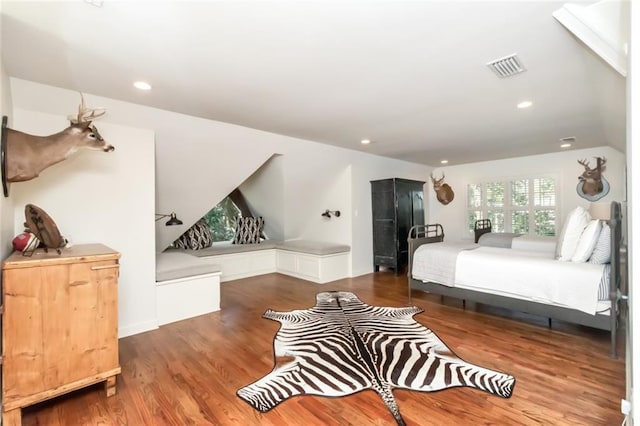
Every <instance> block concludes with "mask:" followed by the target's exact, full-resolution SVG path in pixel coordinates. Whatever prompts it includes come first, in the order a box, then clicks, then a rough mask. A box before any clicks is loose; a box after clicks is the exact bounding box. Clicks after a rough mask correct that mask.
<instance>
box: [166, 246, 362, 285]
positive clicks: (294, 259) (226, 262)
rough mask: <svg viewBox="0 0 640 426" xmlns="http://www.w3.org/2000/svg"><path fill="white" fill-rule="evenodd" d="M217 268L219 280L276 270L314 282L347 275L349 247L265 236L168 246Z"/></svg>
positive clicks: (172, 250)
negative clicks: (248, 240) (249, 240)
mask: <svg viewBox="0 0 640 426" xmlns="http://www.w3.org/2000/svg"><path fill="white" fill-rule="evenodd" d="M172 252H179V253H183V254H187V253H188V254H189V255H191V256H194V257H196V258H199V259H202V260H203V261H204V262H206V263H208V264H211V265H216V266H218V267H219V268H220V271H221V276H220V281H230V280H235V279H239V278H246V277H252V276H256V275H261V274H268V273H272V272H279V273H282V274H286V275H292V276H295V277H298V278H302V279H305V280H309V281H314V282H317V283H326V282H329V281H334V280H337V279H341V278H346V277H348V276H350V270H349V268H350V262H349V260H350V257H349V254H350V252H351V247H350V246H348V245H345V244H335V243H329V242H323V241H310V240H289V241H276V240H265V241H262V242H260V243H258V244H232V243H231V242H222V243H215V244H214V245H213V246H212V247H207V248H205V249H200V250H181V249H180V250H179V249H170V250H167V251H165V253H172Z"/></svg>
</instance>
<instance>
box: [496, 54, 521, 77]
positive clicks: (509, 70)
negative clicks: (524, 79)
mask: <svg viewBox="0 0 640 426" xmlns="http://www.w3.org/2000/svg"><path fill="white" fill-rule="evenodd" d="M487 66H488V67H489V68H491V70H492V71H493V72H495V73H496V75H497V76H498V77H500V78H504V77H511V76H512V75H516V74H520V73H521V72H524V71H526V68H525V67H524V65H522V62H520V59H518V57H517V56H516V54H515V53H514V54H512V55H509V56H505V57H504V58H500V59H496V60H493V61H491V62H488V63H487Z"/></svg>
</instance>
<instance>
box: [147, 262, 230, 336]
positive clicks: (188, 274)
mask: <svg viewBox="0 0 640 426" xmlns="http://www.w3.org/2000/svg"><path fill="white" fill-rule="evenodd" d="M220 275H221V273H220V267H219V266H218V265H215V264H212V263H211V262H207V261H204V260H202V259H200V258H198V257H195V256H192V255H190V254H188V253H185V252H180V251H175V250H172V251H167V252H164V253H157V254H156V303H157V305H156V307H157V312H158V324H159V325H164V324H168V323H170V322H174V321H180V320H183V319H187V318H191V317H194V316H197V315H203V314H206V313H209V312H215V311H219V310H220Z"/></svg>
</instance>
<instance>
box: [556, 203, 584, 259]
mask: <svg viewBox="0 0 640 426" xmlns="http://www.w3.org/2000/svg"><path fill="white" fill-rule="evenodd" d="M590 220H591V215H590V214H589V212H588V211H587V210H585V209H584V207H580V206H578V207H576V208H575V209H573V210H572V211H571V213H569V216H567V220H566V221H565V222H564V226H563V227H562V232H561V233H560V237H559V238H558V244H557V245H556V259H558V260H562V261H566V262H568V261H570V260H571V258H572V257H573V254H574V253H575V252H576V248H577V247H578V241H579V240H580V236H581V235H582V231H584V228H586V226H587V225H588V224H589V221H590Z"/></svg>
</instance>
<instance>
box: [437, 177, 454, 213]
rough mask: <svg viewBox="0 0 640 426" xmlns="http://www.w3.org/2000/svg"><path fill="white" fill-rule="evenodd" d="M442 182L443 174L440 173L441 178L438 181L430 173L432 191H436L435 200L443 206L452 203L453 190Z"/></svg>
mask: <svg viewBox="0 0 640 426" xmlns="http://www.w3.org/2000/svg"><path fill="white" fill-rule="evenodd" d="M443 181H444V173H442V177H441V178H440V179H436V178H434V177H433V173H431V182H433V190H434V191H436V198H437V199H438V201H440V203H442V204H444V205H445V206H446V205H447V204H449V203H450V202H451V201H453V196H454V194H453V189H451V187H450V186H449V184H447V183H443Z"/></svg>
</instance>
